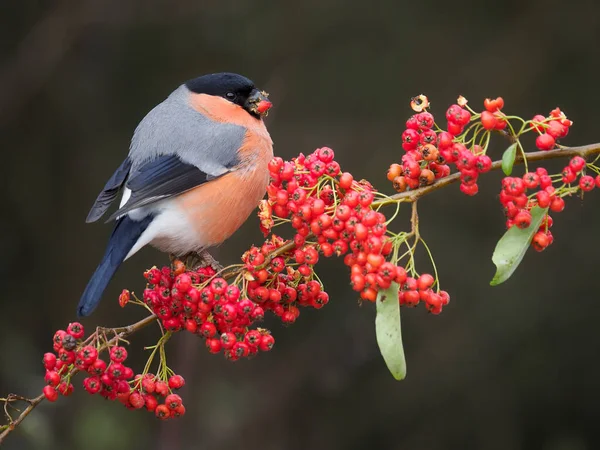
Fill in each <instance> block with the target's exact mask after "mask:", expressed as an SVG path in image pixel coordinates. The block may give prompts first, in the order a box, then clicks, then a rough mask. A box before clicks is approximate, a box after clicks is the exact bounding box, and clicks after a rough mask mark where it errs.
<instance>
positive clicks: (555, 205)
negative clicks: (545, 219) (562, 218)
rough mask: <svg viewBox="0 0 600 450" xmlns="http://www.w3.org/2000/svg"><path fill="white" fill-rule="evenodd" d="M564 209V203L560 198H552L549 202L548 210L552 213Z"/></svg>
mask: <svg viewBox="0 0 600 450" xmlns="http://www.w3.org/2000/svg"><path fill="white" fill-rule="evenodd" d="M563 209H565V201H564V200H563V199H562V198H561V197H554V199H553V200H552V201H551V202H550V210H551V211H553V212H561V211H562V210H563Z"/></svg>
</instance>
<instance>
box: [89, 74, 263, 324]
mask: <svg viewBox="0 0 600 450" xmlns="http://www.w3.org/2000/svg"><path fill="white" fill-rule="evenodd" d="M267 95H268V94H266V93H265V92H264V91H260V90H259V89H257V88H256V87H255V86H254V83H253V82H252V81H250V80H249V79H248V78H246V77H243V76H241V75H237V74H234V73H216V74H211V75H204V76H201V77H199V78H194V79H192V80H189V81H187V82H186V83H184V84H182V85H181V86H179V87H178V88H177V89H175V91H173V92H172V93H171V94H170V95H169V96H168V97H167V99H166V100H164V101H163V102H162V103H160V104H159V105H158V106H156V107H155V108H154V109H152V110H151V111H150V112H149V113H148V114H147V115H146V117H144V119H143V120H142V121H141V122H140V124H139V125H138V126H137V128H136V130H135V132H134V134H133V138H132V140H131V145H130V149H129V154H128V156H127V157H126V158H125V161H123V163H122V164H121V166H120V167H119V168H118V169H117V170H116V171H115V173H114V174H113V175H112V177H110V179H109V180H108V182H107V183H106V185H105V186H104V189H103V190H102V192H100V195H98V198H97V199H96V202H95V203H94V205H93V206H92V209H91V211H90V213H89V215H88V217H87V222H95V221H97V220H98V219H99V218H100V217H102V216H103V215H104V213H105V212H106V210H107V209H108V207H109V206H110V205H111V203H112V202H113V201H114V200H115V198H116V197H117V195H118V194H119V193H120V192H121V191H122V198H121V203H120V207H119V209H118V210H117V211H116V212H115V213H114V214H113V215H112V216H110V218H109V219H108V220H109V221H111V220H116V223H115V227H114V230H113V232H112V235H111V237H110V240H109V242H108V246H107V249H106V253H105V254H104V257H103V258H102V261H101V262H100V264H99V265H98V268H97V269H96V271H95V272H94V274H93V275H92V278H91V279H90V281H89V283H88V285H87V287H86V288H85V291H84V292H83V295H82V296H81V300H80V301H79V306H78V307H77V313H78V315H79V316H87V315H89V314H91V313H92V311H94V309H95V308H96V307H97V306H98V303H99V302H100V299H101V297H102V294H103V292H104V290H105V288H106V286H107V285H108V283H109V281H110V280H111V278H112V277H113V275H114V274H115V272H116V270H117V269H118V267H119V266H120V265H121V263H122V262H123V261H125V260H126V259H127V258H129V257H130V256H132V255H133V254H135V253H136V252H137V251H138V250H140V249H141V248H142V247H144V246H145V245H147V244H150V245H152V246H154V247H156V248H158V249H159V250H161V251H164V252H168V253H171V254H174V255H178V256H183V255H185V254H187V253H190V252H197V251H201V250H204V249H206V248H209V247H212V246H215V245H218V244H220V243H222V242H223V241H224V240H226V239H227V238H228V237H230V236H231V235H232V234H233V233H234V232H235V231H236V230H237V229H238V228H239V227H240V226H241V225H242V224H243V223H244V222H245V220H246V219H247V218H248V216H249V215H250V213H251V212H252V211H253V210H254V208H255V207H256V206H257V205H258V203H259V202H260V200H261V199H262V197H263V196H264V194H265V191H266V188H267V184H268V181H269V171H268V168H267V167H268V163H269V161H270V160H271V159H272V158H273V142H272V140H271V137H270V136H269V133H268V132H267V129H266V127H265V124H264V122H263V120H262V119H263V116H264V115H265V114H266V113H267V111H268V110H269V108H270V107H271V102H270V101H269V100H268V98H267Z"/></svg>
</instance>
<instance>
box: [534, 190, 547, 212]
mask: <svg viewBox="0 0 600 450" xmlns="http://www.w3.org/2000/svg"><path fill="white" fill-rule="evenodd" d="M535 196H536V198H537V201H538V205H539V207H540V208H547V207H548V206H550V201H551V199H550V194H548V192H546V191H538V192H537V193H536V194H535Z"/></svg>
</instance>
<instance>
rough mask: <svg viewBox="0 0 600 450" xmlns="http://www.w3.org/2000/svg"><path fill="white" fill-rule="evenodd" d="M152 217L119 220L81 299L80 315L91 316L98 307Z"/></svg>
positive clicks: (78, 311) (126, 217)
mask: <svg viewBox="0 0 600 450" xmlns="http://www.w3.org/2000/svg"><path fill="white" fill-rule="evenodd" d="M152 219H153V217H152V216H147V217H145V218H144V219H142V220H141V221H139V222H136V221H135V220H132V219H131V218H130V217H129V216H123V217H121V218H120V219H119V220H117V224H116V225H115V229H114V230H113V232H112V235H111V236H110V240H109V241H108V246H107V248H106V253H105V254H104V257H103V258H102V261H101V262H100V264H99V265H98V268H97V269H96V271H95V272H94V275H92V278H91V279H90V281H89V282H88V285H87V287H86V288H85V291H84V292H83V295H82V296H81V299H80V300H79V306H77V315H78V316H80V317H81V316H89V315H90V314H91V313H92V312H93V311H94V310H95V309H96V307H97V306H98V303H100V300H101V299H102V294H103V293H104V290H105V289H106V286H108V283H109V282H110V280H111V278H112V277H113V275H114V274H115V272H116V271H117V269H118V268H119V266H120V265H121V263H122V262H123V260H124V259H125V257H126V256H127V254H128V253H129V250H131V248H132V247H133V246H134V244H135V243H136V242H137V240H138V239H139V237H140V236H141V235H142V233H143V232H144V230H145V229H146V228H148V225H150V222H152Z"/></svg>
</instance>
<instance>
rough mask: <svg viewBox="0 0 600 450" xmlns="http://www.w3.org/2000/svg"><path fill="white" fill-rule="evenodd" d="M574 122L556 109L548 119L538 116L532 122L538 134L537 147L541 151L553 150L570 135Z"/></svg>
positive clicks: (532, 126)
mask: <svg viewBox="0 0 600 450" xmlns="http://www.w3.org/2000/svg"><path fill="white" fill-rule="evenodd" d="M572 125H573V122H572V121H571V120H569V119H567V116H566V115H565V114H564V113H563V112H562V111H561V110H560V108H554V109H553V110H552V111H550V115H549V116H548V117H544V116H542V115H541V114H537V115H535V116H534V117H533V119H532V120H531V128H533V129H534V130H535V131H537V132H538V134H539V135H538V137H537V138H536V140H535V145H536V147H537V148H539V149H540V150H546V151H547V150H552V149H553V148H555V147H556V141H557V140H558V139H561V138H564V137H565V136H567V134H569V128H571V126H572Z"/></svg>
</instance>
